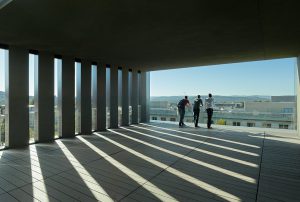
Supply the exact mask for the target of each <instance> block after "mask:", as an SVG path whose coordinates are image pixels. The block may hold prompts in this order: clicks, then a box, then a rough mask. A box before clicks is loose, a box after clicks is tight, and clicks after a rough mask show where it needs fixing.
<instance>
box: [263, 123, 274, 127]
mask: <svg viewBox="0 0 300 202" xmlns="http://www.w3.org/2000/svg"><path fill="white" fill-rule="evenodd" d="M263 127H264V128H271V127H272V124H270V123H263Z"/></svg>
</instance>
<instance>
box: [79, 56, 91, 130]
mask: <svg viewBox="0 0 300 202" xmlns="http://www.w3.org/2000/svg"><path fill="white" fill-rule="evenodd" d="M91 65H92V64H91V62H89V61H83V62H82V63H81V133H82V134H90V133H91V132H92V108H91V107H92V106H91V69H92V66H91Z"/></svg>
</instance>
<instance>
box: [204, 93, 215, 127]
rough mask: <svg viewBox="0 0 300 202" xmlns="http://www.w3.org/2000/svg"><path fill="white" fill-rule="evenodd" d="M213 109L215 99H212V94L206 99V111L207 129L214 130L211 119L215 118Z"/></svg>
mask: <svg viewBox="0 0 300 202" xmlns="http://www.w3.org/2000/svg"><path fill="white" fill-rule="evenodd" d="M213 107H214V98H213V97H212V94H211V93H209V94H208V98H206V99H205V109H206V113H207V128H208V129H212V127H211V119H212V116H213V112H214V110H213Z"/></svg>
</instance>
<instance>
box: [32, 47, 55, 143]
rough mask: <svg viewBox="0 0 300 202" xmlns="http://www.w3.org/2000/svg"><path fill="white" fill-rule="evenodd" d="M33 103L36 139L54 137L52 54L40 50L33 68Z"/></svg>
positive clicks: (51, 138)
mask: <svg viewBox="0 0 300 202" xmlns="http://www.w3.org/2000/svg"><path fill="white" fill-rule="evenodd" d="M34 77H35V78H34V80H35V83H34V85H35V87H34V90H35V93H34V95H35V96H34V105H35V108H36V112H37V113H36V115H35V119H36V126H35V131H36V136H37V137H36V141H38V142H49V141H52V140H53V139H54V56H53V55H52V54H50V53H47V52H40V53H39V59H38V65H36V69H35V75H34Z"/></svg>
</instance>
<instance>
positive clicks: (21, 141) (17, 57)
mask: <svg viewBox="0 0 300 202" xmlns="http://www.w3.org/2000/svg"><path fill="white" fill-rule="evenodd" d="M8 60H9V62H8V65H7V66H6V68H7V69H6V71H5V72H6V78H7V79H6V83H5V88H6V89H5V91H6V109H5V114H6V117H5V134H6V138H5V142H6V143H5V145H7V146H8V147H10V148H14V147H21V146H25V145H28V143H29V114H28V113H29V111H28V100H29V99H28V94H29V84H28V81H29V78H28V69H29V67H28V66H29V52H28V50H26V49H23V48H19V47H13V46H11V47H10V48H9V59H8Z"/></svg>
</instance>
